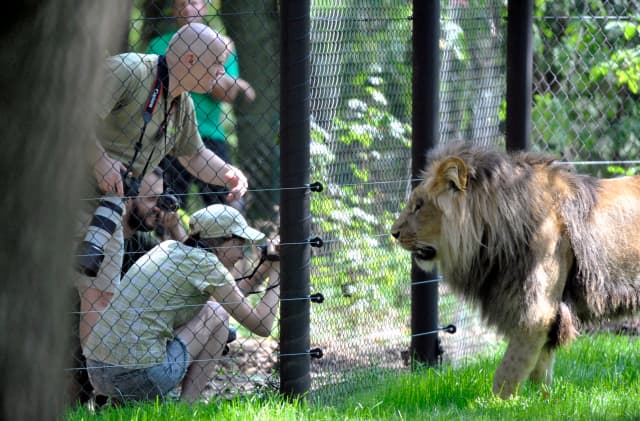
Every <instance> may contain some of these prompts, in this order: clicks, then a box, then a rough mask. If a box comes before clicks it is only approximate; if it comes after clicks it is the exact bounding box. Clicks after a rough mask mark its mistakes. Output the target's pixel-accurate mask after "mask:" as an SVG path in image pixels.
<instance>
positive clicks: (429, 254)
mask: <svg viewBox="0 0 640 421" xmlns="http://www.w3.org/2000/svg"><path fill="white" fill-rule="evenodd" d="M413 256H414V257H415V258H416V259H419V260H433V259H435V257H436V249H435V248H434V247H431V246H426V247H420V248H419V249H416V250H414V251H413Z"/></svg>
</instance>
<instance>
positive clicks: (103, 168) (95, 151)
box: [90, 140, 126, 196]
mask: <svg viewBox="0 0 640 421" xmlns="http://www.w3.org/2000/svg"><path fill="white" fill-rule="evenodd" d="M94 145H95V146H94V147H92V148H91V157H90V158H91V162H93V174H94V176H95V177H96V180H97V182H98V188H99V189H100V190H102V191H103V192H105V193H116V194H117V195H118V196H124V188H123V186H122V174H121V171H124V170H125V169H126V167H125V166H124V164H123V163H122V162H120V161H117V160H115V159H113V158H111V157H110V156H109V154H108V153H107V152H106V151H105V150H104V147H103V146H102V145H101V144H100V142H99V141H98V140H96V141H95V143H94Z"/></svg>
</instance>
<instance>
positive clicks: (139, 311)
mask: <svg viewBox="0 0 640 421" xmlns="http://www.w3.org/2000/svg"><path fill="white" fill-rule="evenodd" d="M234 282H235V281H234V278H233V276H232V275H231V274H230V273H229V271H228V270H227V269H226V268H225V267H224V266H223V265H222V263H220V261H219V260H218V258H217V257H216V256H215V254H213V253H209V252H207V251H206V250H202V249H199V248H193V247H189V246H186V245H184V244H182V243H179V242H176V241H173V240H169V241H165V242H163V243H161V244H159V245H157V246H156V247H154V248H153V249H152V250H150V251H149V252H148V253H147V254H145V255H144V256H142V257H141V258H140V259H139V260H138V261H137V262H136V263H135V264H134V265H133V266H132V267H131V268H130V269H129V270H128V271H127V273H126V275H125V276H124V278H123V279H122V282H121V283H120V285H119V286H118V288H117V289H116V291H115V293H114V296H113V299H112V301H111V303H110V304H109V306H108V307H107V308H106V309H105V310H103V312H102V315H101V317H100V318H99V320H98V322H97V323H96V325H95V326H94V328H93V331H92V332H91V334H90V335H89V337H88V338H87V344H86V347H85V350H84V354H85V356H86V357H87V359H91V360H94V361H99V362H103V363H107V364H113V365H132V366H133V367H132V368H142V367H149V366H152V365H155V364H158V363H161V362H163V361H164V360H165V357H166V344H167V342H168V341H170V340H172V339H173V338H174V333H173V332H174V330H175V329H176V328H177V327H179V326H181V325H183V324H185V323H186V322H188V321H189V320H191V319H192V318H194V317H195V316H196V315H197V314H198V312H199V311H200V310H201V309H202V306H203V305H204V303H205V302H206V301H207V299H208V298H209V294H208V293H206V292H205V289H206V288H207V287H211V286H214V287H215V286H220V285H224V284H228V283H234Z"/></svg>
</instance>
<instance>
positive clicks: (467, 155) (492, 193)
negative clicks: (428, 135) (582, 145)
mask: <svg viewBox="0 0 640 421" xmlns="http://www.w3.org/2000/svg"><path fill="white" fill-rule="evenodd" d="M427 158H428V159H427V162H428V163H429V164H428V165H427V167H426V169H425V170H424V171H423V174H422V175H423V181H421V182H420V184H419V185H417V186H416V187H415V189H414V190H413V191H412V193H411V195H410V198H409V200H408V203H407V204H406V206H405V208H404V209H403V210H402V212H401V213H400V215H399V217H398V219H397V220H396V221H395V223H394V224H393V227H392V228H391V234H392V235H393V236H394V237H395V238H396V239H397V240H398V243H399V244H400V246H402V247H403V248H404V249H406V250H408V251H410V252H411V253H412V257H413V260H414V261H415V263H416V264H417V266H418V267H420V268H422V269H423V270H426V271H430V270H432V269H433V268H434V265H437V267H438V268H439V270H440V272H441V274H442V276H443V281H444V282H447V284H448V285H449V286H450V287H451V289H452V290H453V291H454V293H457V294H458V295H460V296H462V297H463V298H464V299H466V300H467V301H469V302H471V303H472V304H475V305H477V306H478V307H479V308H480V312H481V315H482V317H483V319H484V320H485V321H486V322H487V324H489V325H491V326H494V327H495V328H496V329H497V331H498V332H499V333H500V334H502V335H503V336H504V337H505V339H506V340H507V341H508V345H507V349H506V351H505V354H504V356H503V358H502V360H501V362H500V364H499V365H498V368H497V370H496V372H495V375H494V379H493V392H494V393H495V394H497V395H499V396H500V397H502V398H508V397H510V396H513V395H514V394H515V393H517V390H518V388H519V387H520V385H521V384H522V383H523V382H524V381H526V380H527V378H528V379H529V380H531V381H532V382H536V383H543V384H547V385H550V384H551V382H552V378H553V362H554V352H555V350H556V349H557V348H558V347H560V346H565V345H568V344H569V343H570V342H571V341H572V340H573V339H574V338H575V337H576V335H577V334H578V329H579V326H580V324H581V323H583V322H586V321H594V320H601V319H605V318H616V317H619V316H623V315H628V314H632V313H633V312H635V311H637V310H638V308H639V306H640V230H638V227H639V226H640V176H635V177H631V176H627V177H619V178H613V179H599V178H595V177H591V176H587V175H580V174H577V173H575V171H573V169H572V168H571V167H570V166H569V165H567V164H566V163H561V162H558V161H557V159H556V158H555V157H553V156H550V155H546V154H540V153H533V152H516V153H505V152H501V151H497V150H494V149H491V148H486V147H479V146H473V145H469V144H466V143H455V144H451V145H444V146H442V147H439V148H436V149H435V150H433V151H432V152H431V153H430V154H429V155H428V156H427Z"/></svg>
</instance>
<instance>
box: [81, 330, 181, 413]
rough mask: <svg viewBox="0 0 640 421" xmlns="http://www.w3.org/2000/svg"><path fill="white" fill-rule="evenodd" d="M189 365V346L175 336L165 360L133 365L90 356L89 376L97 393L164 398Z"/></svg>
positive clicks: (124, 398)
mask: <svg viewBox="0 0 640 421" xmlns="http://www.w3.org/2000/svg"><path fill="white" fill-rule="evenodd" d="M187 368H189V352H188V351H187V346H186V345H185V344H184V343H183V342H182V341H181V340H180V339H179V338H175V339H173V340H172V341H170V342H168V343H167V358H166V360H165V361H164V362H163V363H160V364H157V365H154V366H151V367H146V368H136V369H131V368H129V367H119V366H114V365H112V364H105V363H102V362H99V361H94V360H87V371H88V372H89V379H90V380H91V383H92V384H93V387H94V388H95V390H96V393H97V394H101V395H106V396H109V397H111V398H115V399H119V400H122V401H140V400H153V399H155V398H156V397H160V398H163V397H164V396H165V395H166V394H167V393H168V392H170V391H171V390H172V389H173V388H174V387H176V386H177V385H178V384H180V382H182V379H184V376H185V374H187Z"/></svg>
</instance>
